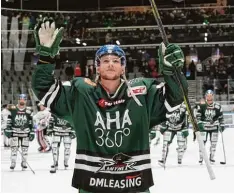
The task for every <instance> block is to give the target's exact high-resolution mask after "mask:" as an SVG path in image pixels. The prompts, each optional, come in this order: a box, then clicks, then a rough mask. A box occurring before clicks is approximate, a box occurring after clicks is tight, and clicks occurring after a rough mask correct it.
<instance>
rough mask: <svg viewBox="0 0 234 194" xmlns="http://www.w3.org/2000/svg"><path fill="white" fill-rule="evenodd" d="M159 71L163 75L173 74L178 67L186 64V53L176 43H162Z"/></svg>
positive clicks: (159, 52) (159, 53)
mask: <svg viewBox="0 0 234 194" xmlns="http://www.w3.org/2000/svg"><path fill="white" fill-rule="evenodd" d="M158 57H159V71H160V73H162V74H163V75H173V74H174V73H175V68H176V69H181V68H182V67H183V66H184V53H183V51H182V50H181V48H180V47H179V46H178V45H176V44H168V46H167V47H166V46H165V44H164V43H161V44H160V46H159V50H158Z"/></svg>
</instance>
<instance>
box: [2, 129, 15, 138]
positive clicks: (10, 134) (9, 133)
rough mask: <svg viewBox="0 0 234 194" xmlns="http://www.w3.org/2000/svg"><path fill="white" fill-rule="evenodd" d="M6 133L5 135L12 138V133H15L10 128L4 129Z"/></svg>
mask: <svg viewBox="0 0 234 194" xmlns="http://www.w3.org/2000/svg"><path fill="white" fill-rule="evenodd" d="M4 134H5V136H6V137H8V138H11V137H12V135H13V133H12V131H9V130H7V129H6V130H4Z"/></svg>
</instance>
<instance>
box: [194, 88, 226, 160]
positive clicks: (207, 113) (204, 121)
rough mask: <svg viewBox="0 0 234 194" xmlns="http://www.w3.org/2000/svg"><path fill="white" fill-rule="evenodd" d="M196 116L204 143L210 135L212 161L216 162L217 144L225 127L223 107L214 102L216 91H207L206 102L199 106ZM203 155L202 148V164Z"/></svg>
mask: <svg viewBox="0 0 234 194" xmlns="http://www.w3.org/2000/svg"><path fill="white" fill-rule="evenodd" d="M196 117H197V120H198V124H199V125H200V126H203V127H199V130H200V131H201V135H202V137H203V140H204V143H206V142H207V138H208V136H209V137H210V162H211V163H214V162H215V160H214V156H215V152H216V146H217V143H218V137H219V131H220V132H221V133H222V132H223V131H224V129H225V125H224V118H223V111H222V107H221V105H220V104H219V103H217V102H214V92H213V91H212V90H207V91H206V93H205V103H203V104H199V105H198V106H197V111H196ZM202 162H203V156H202V152H201V150H200V159H199V163H200V164H202Z"/></svg>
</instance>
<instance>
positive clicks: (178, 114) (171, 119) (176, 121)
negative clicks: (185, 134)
mask: <svg viewBox="0 0 234 194" xmlns="http://www.w3.org/2000/svg"><path fill="white" fill-rule="evenodd" d="M166 118H167V121H166V122H164V123H162V124H161V127H160V128H161V130H164V131H166V130H170V131H179V130H182V129H184V128H188V116H187V114H186V106H185V104H182V105H181V106H180V107H179V108H178V109H176V110H174V111H172V112H167V113H166Z"/></svg>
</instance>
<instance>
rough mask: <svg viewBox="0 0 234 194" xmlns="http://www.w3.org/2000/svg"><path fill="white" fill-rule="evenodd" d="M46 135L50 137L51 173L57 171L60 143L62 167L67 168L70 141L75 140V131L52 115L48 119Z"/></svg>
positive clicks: (62, 120) (67, 123)
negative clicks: (62, 159) (62, 149)
mask: <svg viewBox="0 0 234 194" xmlns="http://www.w3.org/2000/svg"><path fill="white" fill-rule="evenodd" d="M47 134H48V135H53V137H52V154H53V165H52V166H51V170H50V172H51V173H55V172H56V170H58V159H59V147H60V144H61V142H62V141H63V144H64V167H65V169H67V168H68V160H69V158H70V152H71V143H72V139H74V138H75V131H74V129H73V127H72V126H71V125H70V123H69V122H68V121H66V120H64V119H61V118H58V117H57V116H55V115H52V116H51V118H50V124H49V128H48V130H47Z"/></svg>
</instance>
